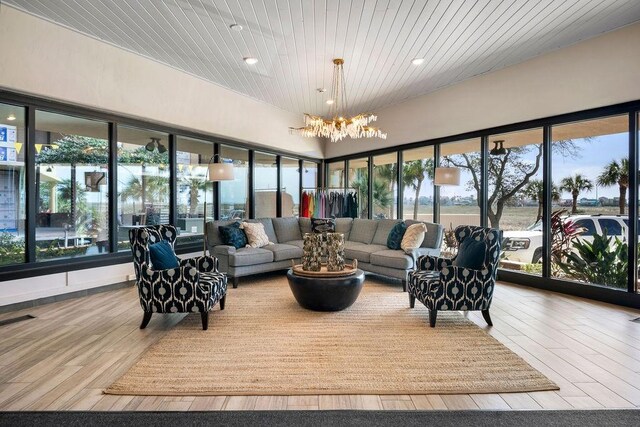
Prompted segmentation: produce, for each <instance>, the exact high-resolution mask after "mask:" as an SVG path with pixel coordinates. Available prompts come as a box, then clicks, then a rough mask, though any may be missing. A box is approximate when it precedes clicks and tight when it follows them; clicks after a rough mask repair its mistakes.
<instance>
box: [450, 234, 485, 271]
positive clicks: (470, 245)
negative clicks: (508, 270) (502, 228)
mask: <svg viewBox="0 0 640 427" xmlns="http://www.w3.org/2000/svg"><path fill="white" fill-rule="evenodd" d="M486 253H487V244H486V243H485V242H484V240H476V239H471V238H467V239H464V240H463V241H462V243H460V248H459V249H458V255H457V256H456V259H455V260H454V261H453V265H454V266H456V267H464V268H468V269H471V270H480V269H481V268H482V264H483V263H484V258H485V255H486Z"/></svg>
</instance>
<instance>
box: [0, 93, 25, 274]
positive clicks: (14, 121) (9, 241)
mask: <svg viewBox="0 0 640 427" xmlns="http://www.w3.org/2000/svg"><path fill="white" fill-rule="evenodd" d="M24 113H25V110H24V108H22V107H16V106H13V105H7V104H0V265H7V264H17V263H22V262H24V261H25V255H24V254H25V195H26V189H25V166H24V165H25V163H24V152H25V149H24V143H25V127H24V122H25V120H24Z"/></svg>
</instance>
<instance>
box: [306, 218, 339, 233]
mask: <svg viewBox="0 0 640 427" xmlns="http://www.w3.org/2000/svg"><path fill="white" fill-rule="evenodd" d="M311 231H312V232H314V233H333V232H334V231H336V220H335V219H334V218H311Z"/></svg>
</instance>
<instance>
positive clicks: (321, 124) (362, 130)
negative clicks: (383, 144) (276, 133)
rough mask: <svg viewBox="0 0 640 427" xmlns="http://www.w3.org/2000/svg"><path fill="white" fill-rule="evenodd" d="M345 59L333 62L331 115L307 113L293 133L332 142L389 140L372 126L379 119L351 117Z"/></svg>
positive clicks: (371, 115) (363, 114) (291, 131)
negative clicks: (362, 139) (347, 138)
mask: <svg viewBox="0 0 640 427" xmlns="http://www.w3.org/2000/svg"><path fill="white" fill-rule="evenodd" d="M343 64H344V60H343V59H341V58H336V59H334V60H333V80H332V82H331V100H330V101H332V102H327V103H328V104H330V105H331V107H330V108H329V116H331V117H332V118H330V119H325V118H324V117H321V116H314V115H311V114H307V113H305V114H304V127H301V128H289V132H290V133H292V134H296V135H302V136H305V137H322V138H328V139H330V140H331V142H336V141H340V140H342V139H344V138H346V137H347V136H348V137H351V138H353V139H355V138H382V139H386V138H387V134H386V133H384V132H382V131H381V130H380V129H378V128H375V127H373V126H369V123H371V122H375V121H376V120H378V116H376V115H375V114H372V113H361V114H358V115H356V116H353V117H347V115H346V113H347V111H348V109H347V92H346V90H345V83H344V70H343V69H342V65H343Z"/></svg>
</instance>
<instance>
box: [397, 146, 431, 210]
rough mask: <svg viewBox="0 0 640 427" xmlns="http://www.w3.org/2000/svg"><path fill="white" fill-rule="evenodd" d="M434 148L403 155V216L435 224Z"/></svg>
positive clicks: (407, 151)
mask: <svg viewBox="0 0 640 427" xmlns="http://www.w3.org/2000/svg"><path fill="white" fill-rule="evenodd" d="M433 152H434V150H433V146H429V147H422V148H416V149H414V150H406V151H404V152H403V153H402V188H403V196H402V216H403V217H404V219H415V220H420V221H429V222H433V178H434V176H433V174H434V159H433Z"/></svg>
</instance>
